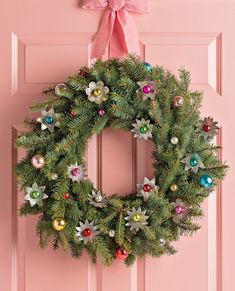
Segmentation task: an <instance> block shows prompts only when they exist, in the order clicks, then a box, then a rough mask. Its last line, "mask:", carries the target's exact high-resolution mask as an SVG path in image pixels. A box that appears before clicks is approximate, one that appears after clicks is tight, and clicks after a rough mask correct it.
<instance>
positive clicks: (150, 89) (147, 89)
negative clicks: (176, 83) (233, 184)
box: [143, 85, 153, 94]
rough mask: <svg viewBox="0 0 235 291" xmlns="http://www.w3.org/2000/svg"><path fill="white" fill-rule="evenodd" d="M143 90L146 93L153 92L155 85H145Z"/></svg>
mask: <svg viewBox="0 0 235 291" xmlns="http://www.w3.org/2000/svg"><path fill="white" fill-rule="evenodd" d="M143 92H144V93H145V94H149V93H153V87H152V86H150V85H145V86H144V87H143Z"/></svg>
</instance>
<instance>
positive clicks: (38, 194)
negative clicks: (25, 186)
mask: <svg viewBox="0 0 235 291" xmlns="http://www.w3.org/2000/svg"><path fill="white" fill-rule="evenodd" d="M30 197H31V198H33V199H38V198H40V197H41V192H40V191H38V190H33V191H32V192H31V193H30Z"/></svg>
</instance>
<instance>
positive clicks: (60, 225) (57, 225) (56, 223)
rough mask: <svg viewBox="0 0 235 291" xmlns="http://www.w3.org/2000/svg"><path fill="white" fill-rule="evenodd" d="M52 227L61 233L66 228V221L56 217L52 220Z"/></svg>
mask: <svg viewBox="0 0 235 291" xmlns="http://www.w3.org/2000/svg"><path fill="white" fill-rule="evenodd" d="M52 225H53V228H54V229H55V230H57V231H62V230H64V229H65V227H66V221H65V220H64V218H61V217H57V218H55V219H53V221H52Z"/></svg>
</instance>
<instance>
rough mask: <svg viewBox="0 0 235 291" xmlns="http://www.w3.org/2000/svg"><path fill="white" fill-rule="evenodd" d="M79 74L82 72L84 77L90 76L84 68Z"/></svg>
mask: <svg viewBox="0 0 235 291" xmlns="http://www.w3.org/2000/svg"><path fill="white" fill-rule="evenodd" d="M79 74H80V75H81V76H83V77H84V78H88V77H89V74H88V72H86V71H84V70H81V71H80V73H79Z"/></svg>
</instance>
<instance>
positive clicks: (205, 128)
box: [203, 123, 212, 132]
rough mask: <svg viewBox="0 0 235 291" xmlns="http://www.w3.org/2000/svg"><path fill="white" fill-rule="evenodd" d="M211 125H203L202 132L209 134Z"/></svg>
mask: <svg viewBox="0 0 235 291" xmlns="http://www.w3.org/2000/svg"><path fill="white" fill-rule="evenodd" d="M211 129H212V128H211V125H210V124H207V123H206V124H204V125H203V130H204V131H205V132H210V131H211Z"/></svg>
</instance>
